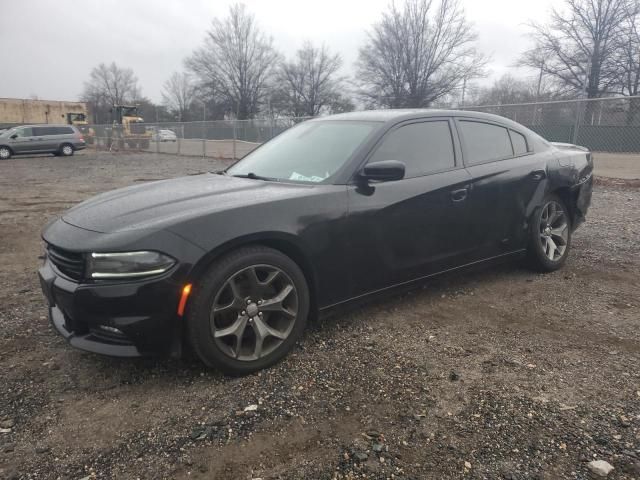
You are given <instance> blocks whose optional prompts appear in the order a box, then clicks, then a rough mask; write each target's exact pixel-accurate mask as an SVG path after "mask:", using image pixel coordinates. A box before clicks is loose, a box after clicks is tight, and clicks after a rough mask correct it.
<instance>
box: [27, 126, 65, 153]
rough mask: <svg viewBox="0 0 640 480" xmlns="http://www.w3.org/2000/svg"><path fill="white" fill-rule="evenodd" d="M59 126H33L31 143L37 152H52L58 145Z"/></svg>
mask: <svg viewBox="0 0 640 480" xmlns="http://www.w3.org/2000/svg"><path fill="white" fill-rule="evenodd" d="M58 130H59V127H48V126H42V127H33V138H34V140H33V144H34V148H35V149H36V151H38V152H53V151H55V150H56V149H57V147H58V142H59V138H60V135H58Z"/></svg>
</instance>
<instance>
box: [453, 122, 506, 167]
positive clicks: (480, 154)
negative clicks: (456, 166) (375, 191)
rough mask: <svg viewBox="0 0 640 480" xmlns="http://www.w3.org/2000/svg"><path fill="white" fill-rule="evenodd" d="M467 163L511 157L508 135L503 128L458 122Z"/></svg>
mask: <svg viewBox="0 0 640 480" xmlns="http://www.w3.org/2000/svg"><path fill="white" fill-rule="evenodd" d="M460 128H461V130H462V136H463V137H464V143H465V146H466V151H465V155H466V157H465V159H466V161H467V163H480V162H486V161H490V160H499V159H501V158H505V157H510V156H512V155H513V151H512V149H511V141H510V140H509V133H508V132H507V129H506V128H504V127H499V126H497V125H491V124H488V123H481V122H470V121H466V120H462V121H460Z"/></svg>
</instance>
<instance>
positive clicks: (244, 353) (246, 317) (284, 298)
mask: <svg viewBox="0 0 640 480" xmlns="http://www.w3.org/2000/svg"><path fill="white" fill-rule="evenodd" d="M249 301H251V303H249ZM308 314H309V288H308V286H307V282H306V279H305V277H304V274H303V273H302V270H300V267H298V265H297V264H296V263H295V262H294V261H293V260H291V259H290V258H289V257H287V256H286V255H284V254H282V253H281V252H279V251H277V250H274V249H271V248H267V247H262V246H253V247H244V248H240V249H238V250H236V251H234V252H231V253H229V254H227V255H226V256H224V257H222V258H221V259H220V260H218V261H216V262H215V263H214V264H213V265H212V266H211V267H210V268H209V270H208V271H207V272H206V273H205V274H204V275H203V277H202V278H201V280H200V281H199V282H198V283H197V284H196V286H195V288H194V293H193V296H192V298H191V300H190V303H189V306H188V308H187V332H188V339H189V342H190V344H191V346H192V347H193V350H194V351H195V352H196V354H197V355H198V357H200V359H201V360H202V361H203V362H204V363H205V364H206V365H207V366H209V367H213V368H217V369H220V370H222V371H223V372H224V373H226V374H230V375H246V374H249V373H251V372H255V371H257V370H261V369H263V368H267V367H269V366H271V365H273V364H274V363H276V362H277V361H279V360H280V359H282V358H283V357H284V356H285V355H286V354H287V353H288V352H289V351H290V350H291V349H292V348H293V347H294V345H295V344H296V342H297V341H298V339H299V338H300V336H301V335H302V332H303V331H304V328H305V325H306V322H307V317H308ZM259 339H261V340H259Z"/></svg>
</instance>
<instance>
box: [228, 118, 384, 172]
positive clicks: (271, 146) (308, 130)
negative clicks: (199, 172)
mask: <svg viewBox="0 0 640 480" xmlns="http://www.w3.org/2000/svg"><path fill="white" fill-rule="evenodd" d="M375 128H376V123H374V122H352V121H330V120H326V121H310V122H305V123H301V124H300V125H297V126H296V127H293V128H291V129H289V130H287V131H286V132H284V133H282V134H280V135H278V136H277V137H276V138H274V139H273V140H271V141H270V142H268V143H266V144H265V145H263V146H261V147H260V148H258V149H257V150H255V151H254V152H252V153H250V154H249V155H247V156H246V157H244V158H243V159H242V160H241V161H239V162H238V163H236V164H235V165H233V166H232V167H231V168H229V169H228V170H227V174H229V175H236V176H249V177H257V178H260V177H264V178H269V179H276V180H292V181H298V182H309V183H319V182H322V181H325V180H327V179H328V178H329V177H331V176H332V175H333V174H334V173H336V172H337V171H338V170H339V169H340V167H342V166H343V165H344V164H345V162H346V161H347V160H348V159H349V157H350V156H351V155H352V154H353V152H354V151H355V150H356V148H358V146H359V145H361V144H362V143H363V142H364V140H365V139H366V138H367V137H368V136H369V135H370V134H371V132H372V131H373V130H374V129H375Z"/></svg>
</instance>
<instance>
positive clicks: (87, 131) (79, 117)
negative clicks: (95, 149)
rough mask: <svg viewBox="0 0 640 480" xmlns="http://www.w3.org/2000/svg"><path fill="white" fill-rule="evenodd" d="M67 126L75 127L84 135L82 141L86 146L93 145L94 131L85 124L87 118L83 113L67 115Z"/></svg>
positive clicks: (87, 123)
mask: <svg viewBox="0 0 640 480" xmlns="http://www.w3.org/2000/svg"><path fill="white" fill-rule="evenodd" d="M66 118H67V124H69V125H75V126H76V127H78V130H80V131H81V132H82V135H84V140H85V142H87V145H93V144H94V142H95V138H96V131H95V130H94V129H93V128H91V127H90V126H89V122H87V116H86V115H85V114H84V113H67V114H66Z"/></svg>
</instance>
